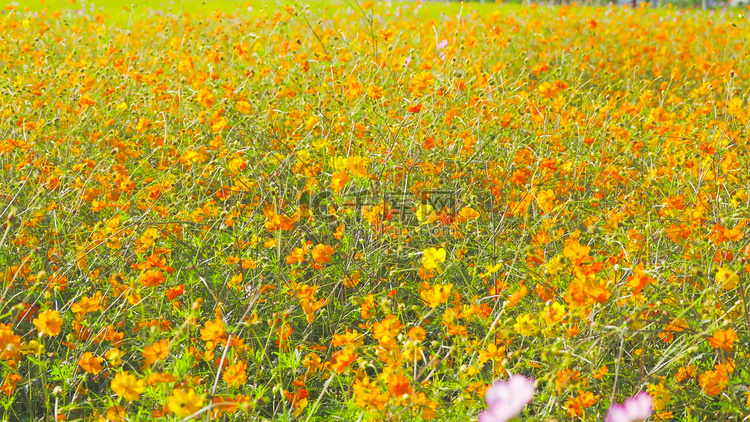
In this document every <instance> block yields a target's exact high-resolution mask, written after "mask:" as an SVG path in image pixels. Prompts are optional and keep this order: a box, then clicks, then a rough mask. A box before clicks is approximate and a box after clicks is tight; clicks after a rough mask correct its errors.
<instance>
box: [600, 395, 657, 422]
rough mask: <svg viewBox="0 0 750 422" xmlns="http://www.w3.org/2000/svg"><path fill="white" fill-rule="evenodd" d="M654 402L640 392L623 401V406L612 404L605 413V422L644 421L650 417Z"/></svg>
mask: <svg viewBox="0 0 750 422" xmlns="http://www.w3.org/2000/svg"><path fill="white" fill-rule="evenodd" d="M653 404H654V400H653V399H652V398H651V396H650V395H649V394H648V393H646V392H643V391H642V392H640V393H638V394H636V395H635V396H634V397H631V398H629V399H627V400H625V403H623V404H613V405H612V406H610V408H609V411H607V419H606V422H635V421H645V420H646V419H648V418H649V417H650V416H651V411H652V409H653Z"/></svg>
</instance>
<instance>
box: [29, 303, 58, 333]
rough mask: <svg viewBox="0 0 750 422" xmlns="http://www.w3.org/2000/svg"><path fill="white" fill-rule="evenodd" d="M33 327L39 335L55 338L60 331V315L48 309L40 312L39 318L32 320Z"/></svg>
mask: <svg viewBox="0 0 750 422" xmlns="http://www.w3.org/2000/svg"><path fill="white" fill-rule="evenodd" d="M34 326H35V327H36V329H37V330H38V331H39V334H46V335H48V336H56V335H58V334H60V330H61V329H62V318H60V314H59V313H58V312H57V311H55V310H52V309H49V310H46V311H44V312H40V313H39V317H38V318H34Z"/></svg>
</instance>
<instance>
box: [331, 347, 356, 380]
mask: <svg viewBox="0 0 750 422" xmlns="http://www.w3.org/2000/svg"><path fill="white" fill-rule="evenodd" d="M357 357H358V356H357V354H356V353H355V352H354V349H352V348H349V347H347V348H345V349H344V350H342V351H340V352H338V353H336V354H335V355H334V356H333V362H332V363H331V369H333V370H334V371H336V372H338V373H339V374H342V373H343V372H344V371H345V370H346V368H347V367H348V366H349V365H351V363H352V362H354V361H355V360H357Z"/></svg>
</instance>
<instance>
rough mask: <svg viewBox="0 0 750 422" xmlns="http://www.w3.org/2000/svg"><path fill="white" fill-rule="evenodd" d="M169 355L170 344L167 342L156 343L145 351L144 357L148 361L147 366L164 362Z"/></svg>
mask: <svg viewBox="0 0 750 422" xmlns="http://www.w3.org/2000/svg"><path fill="white" fill-rule="evenodd" d="M168 355H169V344H168V343H167V342H166V341H160V342H158V343H154V344H152V345H151V346H148V347H146V348H145V349H143V357H144V358H145V359H146V365H151V364H152V363H154V362H156V361H157V360H164V359H166V358H167V356H168Z"/></svg>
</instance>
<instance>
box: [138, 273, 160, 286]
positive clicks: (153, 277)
mask: <svg viewBox="0 0 750 422" xmlns="http://www.w3.org/2000/svg"><path fill="white" fill-rule="evenodd" d="M138 281H139V282H140V283H141V284H142V285H143V286H144V287H155V286H158V285H160V284H162V283H164V274H162V272H161V271H159V270H149V271H146V272H145V273H143V274H141V276H140V277H138Z"/></svg>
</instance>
